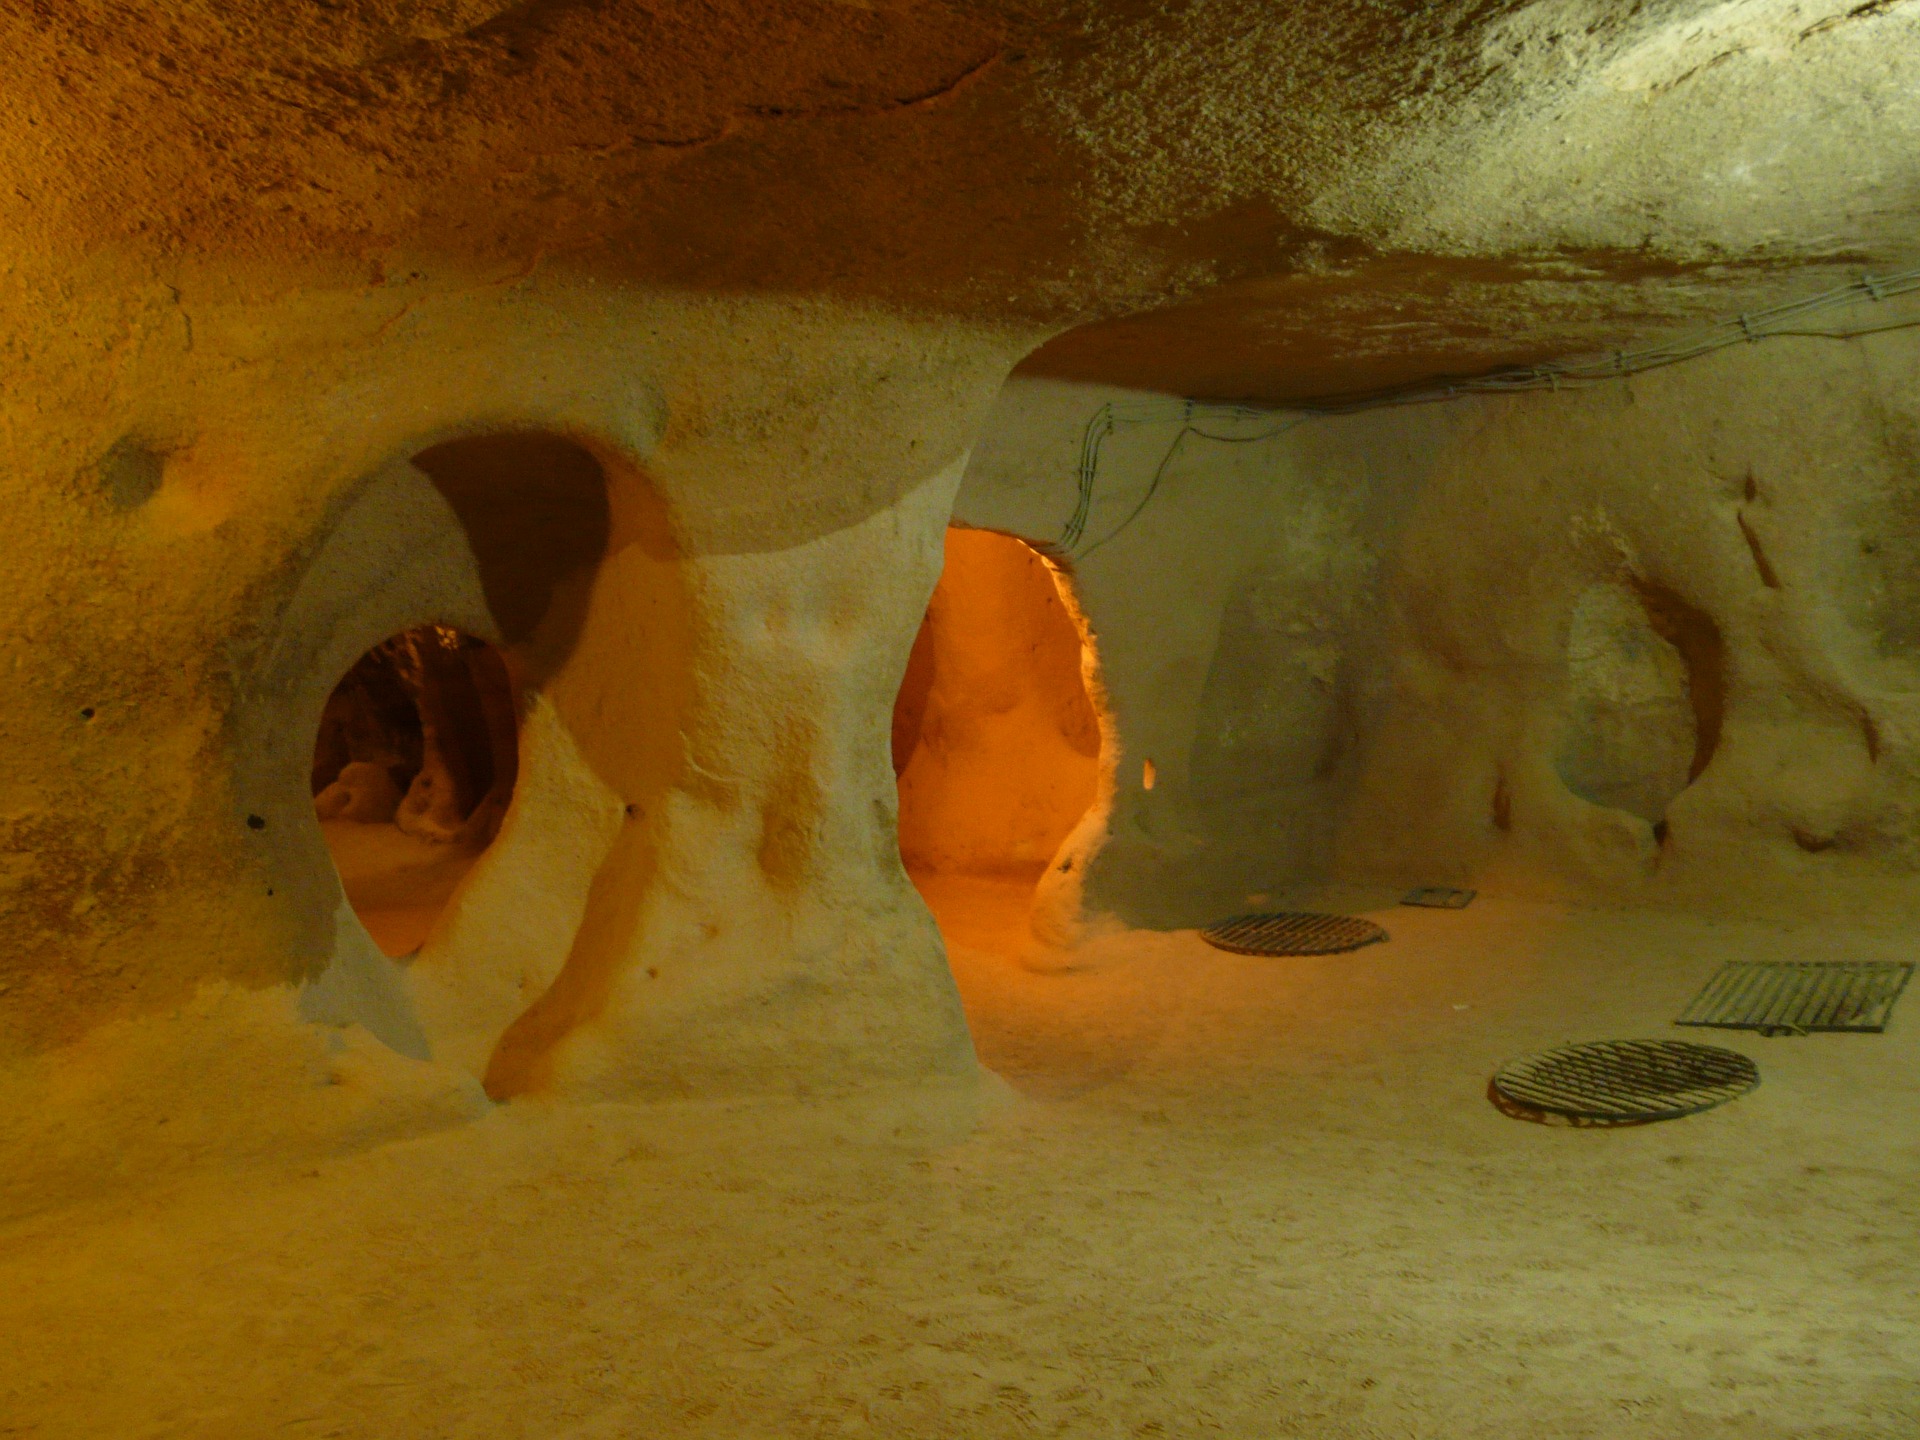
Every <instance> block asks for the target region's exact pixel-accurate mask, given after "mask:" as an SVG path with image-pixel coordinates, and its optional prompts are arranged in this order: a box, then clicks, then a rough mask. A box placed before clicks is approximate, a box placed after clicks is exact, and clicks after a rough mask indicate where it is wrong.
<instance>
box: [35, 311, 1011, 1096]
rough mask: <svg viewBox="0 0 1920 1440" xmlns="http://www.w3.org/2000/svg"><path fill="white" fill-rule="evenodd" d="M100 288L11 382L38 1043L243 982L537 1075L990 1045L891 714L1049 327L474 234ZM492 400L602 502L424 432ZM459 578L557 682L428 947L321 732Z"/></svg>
mask: <svg viewBox="0 0 1920 1440" xmlns="http://www.w3.org/2000/svg"><path fill="white" fill-rule="evenodd" d="M336 278H337V277H336ZM122 298H123V299H124V298H125V297H122ZM71 318H72V315H71V313H70V311H62V312H61V313H60V316H59V319H58V320H55V319H54V318H52V317H51V316H49V318H48V323H47V326H46V328H45V329H44V331H42V332H22V333H23V335H24V337H25V341H24V343H25V348H26V350H27V352H28V353H29V354H30V355H31V357H32V358H31V361H30V362H28V363H23V364H22V365H21V366H20V367H19V369H18V371H17V373H16V375H15V376H14V378H13V383H11V384H10V385H9V387H8V389H7V392H6V395H5V398H4V402H3V403H4V418H5V423H6V433H7V435H8V437H9V441H10V448H9V451H8V457H9V464H8V468H7V471H6V474H5V476H4V479H3V480H0V506H4V512H5V519H6V524H7V527H8V532H9V536H10V541H9V556H10V563H9V565H8V566H7V567H5V572H4V575H0V605H4V608H5V610H6V613H7V614H8V616H9V618H10V620H11V621H12V622H13V623H11V624H9V626H8V627H7V628H6V630H5V633H4V634H0V670H3V671H4V672H5V673H6V674H7V675H9V677H10V678H11V684H10V686H9V688H8V691H7V693H6V695H5V698H4V704H3V705H0V728H3V729H4V733H5V735H6V740H7V743H6V745H5V746H4V747H0V854H3V855H4V857H5V859H4V864H5V867H6V868H5V870H4V872H0V906H3V907H4V911H5V920H6V929H7V933H8V935H9V937H10V943H9V945H8V946H7V947H6V952H5V954H4V956H0V1055H3V1054H16V1055H17V1054H21V1053H25V1052H29V1051H32V1050H35V1049H39V1048H41V1047H44V1046H46V1045H49V1044H54V1043H58V1042H60V1041H63V1040H65V1039H68V1038H71V1037H73V1036H75V1035H77V1034H79V1033H81V1032H82V1031H84V1030H85V1029H87V1028H89V1027H90V1026H93V1025H95V1024H97V1023H99V1022H101V1021H103V1020H106V1019H109V1018H112V1017H115V1016H122V1015H134V1014H140V1013H148V1012H152V1011H157V1010H165V1009H168V1008H172V1007H177V1006H178V1005H180V1004H182V1003H184V1002H186V1001H187V1000H188V999H189V997H191V996H192V995H193V994H194V993H195V992H196V991H197V990H199V989H201V988H203V987H205V986H207V985H209V984H221V983H229V984H241V985H247V986H281V985H297V986H301V987H303V994H304V996H305V1001H304V1004H305V1008H306V1010H307V1013H309V1014H310V1015H312V1016H314V1017H316V1018H323V1019H330V1020H337V1021H338V1020H358V1021H361V1022H363V1023H366V1024H368V1025H369V1027H370V1028H373V1029H375V1031H376V1033H380V1034H381V1035H382V1038H385V1039H387V1040H388V1042H389V1043H391V1044H394V1045H396V1046H397V1047H399V1048H401V1049H403V1050H405V1051H408V1052H409V1053H415V1054H428V1053H432V1054H433V1055H435V1056H436V1057H437V1058H441V1059H452V1060H455V1061H456V1062H458V1063H459V1064H462V1065H465V1066H467V1067H470V1069H471V1070H472V1071H473V1072H474V1073H484V1074H486V1075H487V1077H488V1083H489V1085H490V1087H491V1088H493V1089H494V1091H495V1093H497V1094H510V1093H517V1092H519V1091H521V1090H524V1089H528V1088H542V1087H544V1088H557V1089H561V1090H567V1089H571V1090H573V1091H574V1092H590V1093H601V1092H609V1091H617V1092H619V1093H625V1094H632V1093H663V1092H678V1091H683V1090H700V1091H703V1092H713V1091H716V1090H724V1089H728V1088H766V1087H768V1086H774V1087H787V1088H791V1087H793V1086H830V1085H838V1084H849V1083H858V1082H860V1081H862V1080H866V1079H871V1078H874V1077H877V1076H885V1075H900V1074H912V1075H926V1074H930V1073H934V1074H939V1073H947V1074H953V1073H965V1072H967V1071H968V1070H969V1069H970V1067H971V1065H972V1058H971V1052H970V1049H969V1047H968V1045H967V1041H966V1036H965V1030H964V1025H963V1023H962V1020H961V1017H960V1012H959V1008H958V1004H957V1001H956V1000H955V998H954V995H953V991H952V985H951V981H950V978H949V977H948V975H947V973H946V969H945V966H944V962H943V958H942V954H941V950H940V944H939V938H938V935H937V933H936V932H935V930H934V927H933V925H932V922H931V920H930V918H929V917H928V916H927V915H926V913H925V911H924V908H923V907H922V906H921V905H920V903H919V901H918V899H917V897H915V896H914V894H913V892H912V890H911V887H910V886H909V885H908V884H907V881H906V879H905V876H904V874H903V872H902V871H901V869H900V864H899V860H898V854H897V849H896V846H895V837H894V790H893V777H892V774H891V772H890V768H889V766H888V717H889V714H890V711H891V706H892V702H893V698H894V694H895V691H896V690H897V688H898V684H899V680H900V676H901V673H902V672H903V671H904V668H905V665H906V659H907V653H908V649H909V647H910V645H911V642H912V639H913V635H914V632H915V629H916V627H917V626H918V624H919V622H920V618H921V616H922V614H923V612H924V609H925V605H926V600H927V596H928V594H929V592H930V591H931V589H932V586H933V582H934V579H935V576H936V573H937V569H938V563H939V554H940V543H941V537H942V534H943V532H944V528H945V525H946V521H947V515H948V508H949V500H950V495H951V492H952V489H953V487H954V485H955V484H956V483H957V479H958V475H959V466H960V462H961V459H962V457H963V455H964V452H965V448H966V446H967V444H968V443H969V442H970V440H971V438H972V436H973V434H974V433H975V431H976V430H977V429H978V426H979V423H980V420H981V418H982V416H983V414H984V411H985V409H986V407H987V406H988V404H989V403H990V402H991V398H992V396H993V394H994V393H995V391H996V390H997V388H998V386H999V384H1000V382H1001V379H1002V377H1003V375H1004V373H1005V371H1006V368H1007V366H1008V365H1009V363H1010V362H1011V361H1012V359H1013V358H1014V357H1015V356H1016V355H1017V354H1018V353H1019V351H1020V350H1021V349H1023V348H1026V347H1027V346H1028V345H1030V344H1031V341H1032V338H1033V337H1032V336H1031V335H1028V334H1024V333H1017V332H1012V331H1007V330H1004V329H993V328H991V327H978V326H976V327H969V326H966V325H963V324H956V323H955V322H952V321H950V320H938V319H927V320H914V319H910V318H909V319H901V318H893V317H887V316H883V315H880V314H878V313H876V312H869V311H863V310H859V309H857V308H854V307H847V306H835V305H831V304H826V303H812V302H802V301H788V300H744V299H742V300H728V299H718V298H691V297H678V296H673V295H669V294H662V293H658V292H649V291H644V290H640V289H637V288H623V287H618V286H611V285H596V284H594V283H593V282H592V281H591V280H588V279H585V278H575V279H569V278H565V277H558V278H548V279H542V280H539V281H534V280H525V279H513V278H508V279H505V280H501V279H494V278H489V277H487V276H484V275H477V276H476V275H452V274H446V273H435V274H431V275H429V274H424V273H412V274H411V275H409V276H395V277H392V278H391V279H387V278H382V277H376V279H375V280H374V281H373V282H367V283H362V282H355V283H339V284H332V285H329V284H326V283H322V282H321V281H319V280H316V279H315V277H312V276H296V275H288V276H285V277H278V278H276V277H274V276H266V277H262V276H258V275H256V276H252V277H250V278H248V279H247V280H246V281H245V283H242V282H241V281H240V280H236V279H233V278H232V277H229V276H223V275H218V274H202V275H199V276H196V277H183V280H182V283H181V284H179V285H177V286H174V287H155V288H154V289H153V290H151V291H150V292H142V293H141V294H139V295H138V296H137V297H136V298H135V299H132V300H127V301H126V303H124V304H121V303H118V302H116V304H115V305H113V306H103V307H101V311H100V312H99V313H96V314H93V315H91V316H89V317H88V319H87V323H86V325H83V326H79V327H73V326H70V325H68V324H67V323H66V322H67V321H69V320H71ZM89 327H91V328H89ZM476 435H478V436H487V435H491V436H500V435H522V436H524V435H536V436H538V435H547V436H559V437H564V439H565V440H567V441H568V442H569V443H570V444H571V445H572V446H574V447H575V451H576V453H578V454H581V455H583V456H585V457H588V463H589V464H590V465H591V466H594V467H597V469H598V471H599V472H600V474H601V475H602V476H603V477H604V479H603V482H602V483H603V484H604V487H605V495H604V497H603V498H602V500H601V504H602V506H603V514H602V515H601V516H600V518H599V519H598V520H597V521H595V519H594V517H593V516H592V515H589V514H573V513H571V512H569V511H568V510H567V506H565V505H562V506H561V507H560V510H559V512H556V513H554V514H549V515H547V516H546V517H545V518H544V519H543V518H542V517H541V515H540V513H539V505H538V504H537V503H536V504H535V505H534V506H533V508H532V509H531V510H528V509H526V508H525V507H522V508H520V509H518V510H512V509H511V508H510V510H509V513H508V514H507V516H506V517H505V520H504V523H503V521H502V517H501V516H500V515H499V514H498V513H497V512H489V511H488V509H487V506H486V505H485V504H482V505H480V506H479V508H478V509H477V510H476V508H475V506H474V504H472V503H470V502H471V501H472V497H471V496H464V497H463V495H462V494H461V493H460V492H459V487H458V486H457V485H449V484H447V483H444V482H445V481H446V477H445V476H444V475H441V476H437V477H436V476H429V475H428V474H427V473H426V471H425V470H423V469H421V468H420V467H419V466H415V465H413V464H411V463H409V461H410V457H414V456H418V455H420V454H421V453H422V452H423V451H426V450H428V449H429V448H430V447H432V446H434V445H436V444H441V443H443V442H446V441H448V440H450V439H456V438H458V437H461V436H476ZM423 463H425V462H423ZM430 468H431V467H430ZM537 468H538V467H535V469H536V470H537ZM548 478H549V479H550V478H551V477H548ZM436 479H439V480H440V481H442V482H443V483H441V484H440V485H439V486H436V483H435V480H436ZM542 483H543V482H542V481H541V479H540V477H539V476H538V475H533V476H531V477H530V488H531V489H532V490H534V491H539V492H541V493H546V491H545V490H543V489H542ZM483 488H484V487H483ZM546 488H547V489H548V490H550V489H551V486H550V485H548V486H547V487H546ZM562 488H564V487H562ZM575 508H576V509H577V507H575ZM490 513H491V514H492V519H491V521H489V519H488V515H489V514H490ZM596 524H597V525H598V527H599V529H598V533H597V536H596V535H595V525H596ZM582 533H584V534H585V535H587V536H589V537H592V538H591V539H590V540H589V543H588V544H587V546H586V549H585V551H584V552H583V553H579V554H573V555H571V556H567V555H562V557H561V559H562V560H563V561H564V563H560V564H558V566H557V568H555V566H554V565H548V567H547V568H548V570H550V571H551V572H552V573H546V574H544V578H543V576H542V575H541V574H537V573H536V574H531V575H530V574H528V573H523V572H525V571H526V569H527V566H528V564H529V563H532V565H533V570H534V571H539V570H540V568H541V564H544V563H546V562H542V561H539V557H540V556H541V555H548V556H551V554H552V553H553V551H554V548H555V544H554V536H555V535H556V534H562V535H564V534H572V535H573V536H574V539H575V542H576V543H575V547H574V548H575V549H576V550H578V549H579V548H580V547H579V545H578V543H577V542H578V539H579V535H580V534H582ZM560 549H561V550H563V551H564V550H565V549H566V546H565V545H561V546H560ZM530 556H531V557H532V561H531V562H530V561H529V557H530ZM534 562H537V563H534ZM516 567H518V569H516ZM543 586H544V589H543ZM529 596H533V597H535V599H536V600H537V603H534V601H532V600H529ZM426 621H438V622H441V623H446V624H451V625H456V626H459V627H461V628H463V629H466V630H468V631H470V632H471V633H473V634H475V635H478V636H481V637H483V638H485V639H487V640H489V641H491V642H493V643H496V644H500V645H502V646H504V647H506V648H507V649H508V651H509V653H510V654H512V655H515V656H516V657H517V661H516V663H517V664H518V665H519V666H520V668H521V670H522V675H523V678H529V679H530V680H531V682H532V683H531V687H530V693H529V700H528V713H527V715H526V718H525V721H524V725H523V751H522V761H523V771H522V776H521V780H520V786H519V794H518V797H517V799H516V803H515V806H514V811H513V813H512V815H511V816H510V817H509V819H508V822H507V824H506V827H505V830H504V831H503V833H502V835H501V837H500V839H499V841H498V842H497V843H496V844H495V845H494V846H493V847H492V849H491V850H490V851H489V852H488V854H487V855H486V856H485V858H484V859H483V861H482V862H481V864H480V865H479V866H478V867H476V869H475V870H474V872H473V873H472V874H471V875H470V876H469V878H468V880H467V881H466V882H465V884H464V886H463V888H462V890H461V891H460V892H459V894H458V895H457V896H456V897H455V900H454V902H453V904H452V905H451V906H450V907H449V910H448V912H447V914H446V916H445V917H444V919H443V922H442V924H441V926H440V929H439V930H438V932H436V934H435V936H434V937H433V938H432V939H431V940H430V941H429V943H428V946H427V949H426V951H425V952H424V953H423V954H422V955H421V956H420V957H419V958H418V960H417V961H415V962H414V963H413V964H412V965H410V966H407V967H395V966H393V965H391V964H389V963H388V962H387V961H385V959H384V957H381V956H380V955H378V953H377V951H375V950H374V949H373V947H372V946H371V944H370V942H368V941H367V938H366V936H365V934H364V932H363V931H361V930H360V929H359V927H358V924H357V922H356V921H355V920H354V919H353V917H352V915H351V912H350V910H348V909H347V908H346V907H345V906H344V905H343V904H342V903H341V898H340V895H339V889H338V883H337V880H336V879H335V877H334V875H333V872H332V869H331V867H330V865H329V864H328V861H327V857H326V853H325V850H324V847H323V845H322V843H321V841H320V838H319V834H318V831H317V829H316V828H315V825H314V821H313V816H312V801H311V796H310V794H309V793H308V790H309V788H310V787H309V782H308V778H307V776H308V770H309V767H310V765H311V761H312V746H313V738H314V730H315V727H316V726H317V724H318V716H319V712H320V707H321V706H322V704H323V703H324V699H325V696H326V693H327V691H328V689H329V688H330V687H331V686H332V684H333V683H334V682H335V681H336V680H337V679H338V678H339V676H340V675H341V674H343V673H344V672H345V670H346V669H347V667H348V666H349V665H351V663H352V662H353V660H354V659H355V658H356V657H357V656H358V655H359V654H360V653H361V652H362V651H363V650H364V649H365V648H366V647H367V646H369V645H371V644H373V643H375V642H377V641H378V640H381V639H383V638H385V637H386V636H388V635H390V634H392V633H394V632H395V631H396V630H399V629H402V628H405V627H406V626H409V625H413V624H418V623H423V622H426ZM588 1030H592V1031H594V1032H595V1036H596V1037H597V1038H592V1039H587V1038H583V1036H584V1032H585V1031H588Z"/></svg>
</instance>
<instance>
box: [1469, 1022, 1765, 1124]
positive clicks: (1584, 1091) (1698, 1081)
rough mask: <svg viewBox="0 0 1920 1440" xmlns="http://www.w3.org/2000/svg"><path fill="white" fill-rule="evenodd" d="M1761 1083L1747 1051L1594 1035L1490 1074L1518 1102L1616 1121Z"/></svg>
mask: <svg viewBox="0 0 1920 1440" xmlns="http://www.w3.org/2000/svg"><path fill="white" fill-rule="evenodd" d="M1759 1083H1760V1070H1759V1067H1757V1066H1756V1065H1755V1064H1754V1063H1753V1061H1751V1060H1749V1059H1748V1058H1747V1057H1746V1056H1745V1055H1742V1054H1739V1053H1738V1052H1737V1051H1733V1050H1722V1049H1720V1048H1719V1047H1718V1046H1715V1045H1695V1044H1693V1043H1692V1042H1690V1041H1687V1040H1595V1041H1591V1042H1589V1043H1588V1044H1585V1045H1568V1046H1565V1047H1564V1048H1562V1049H1559V1050H1546V1051H1542V1052H1541V1053H1540V1054H1538V1055H1528V1056H1525V1057H1523V1058H1521V1059H1519V1060H1512V1061H1509V1062H1508V1063H1507V1064H1505V1065H1503V1066H1501V1067H1500V1069H1499V1071H1498V1072H1497V1073H1496V1074H1495V1075H1494V1077H1493V1088H1494V1090H1495V1091H1497V1092H1498V1093H1499V1095H1500V1096H1501V1097H1502V1098H1504V1099H1506V1100H1507V1101H1509V1102H1510V1103H1511V1104H1513V1105H1516V1106H1519V1107H1520V1108H1521V1109H1522V1110H1531V1111H1544V1112H1546V1113H1547V1114H1551V1115H1563V1116H1567V1117H1569V1118H1571V1119H1575V1120H1589V1121H1602V1122H1611V1123H1613V1124H1621V1123H1627V1122H1632V1121H1644V1120H1675V1119H1678V1118H1679V1117H1680V1116H1682V1115H1693V1114H1697V1113H1698V1112H1699V1111H1702V1110H1709V1109H1712V1108H1713V1107H1714V1106H1715V1105H1724V1104H1725V1103H1726V1102H1727V1101H1729V1100H1734V1099H1738V1098H1739V1097H1740V1096H1742V1095H1744V1094H1746V1093H1747V1092H1748V1091H1749V1090H1751V1089H1753V1087H1754V1086H1756V1085H1758V1084H1759Z"/></svg>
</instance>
